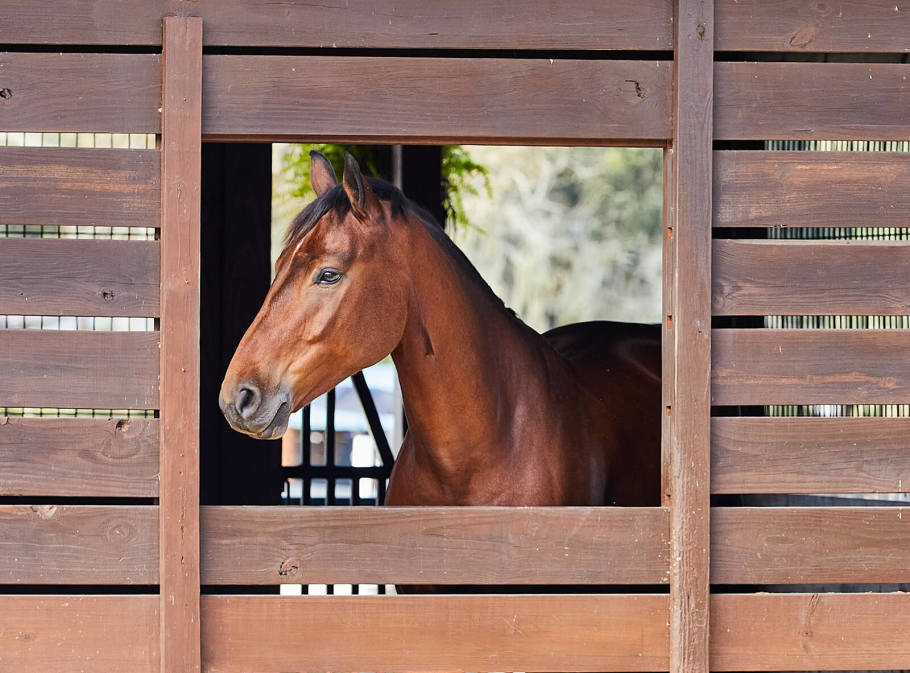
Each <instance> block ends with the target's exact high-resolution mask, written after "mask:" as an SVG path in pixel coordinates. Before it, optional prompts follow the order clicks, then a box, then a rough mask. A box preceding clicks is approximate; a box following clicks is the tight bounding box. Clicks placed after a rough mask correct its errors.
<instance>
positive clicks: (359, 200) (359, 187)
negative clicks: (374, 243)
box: [341, 152, 379, 221]
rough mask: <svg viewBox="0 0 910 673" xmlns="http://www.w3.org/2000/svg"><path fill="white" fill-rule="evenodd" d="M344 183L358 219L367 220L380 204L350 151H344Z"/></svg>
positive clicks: (352, 208)
mask: <svg viewBox="0 0 910 673" xmlns="http://www.w3.org/2000/svg"><path fill="white" fill-rule="evenodd" d="M341 180H342V182H343V183H344V191H345V192H347V194H348V199H350V201H351V211H352V212H353V213H354V217H356V218H357V219H358V220H361V221H365V220H366V219H368V218H369V214H370V211H373V210H375V208H376V207H377V206H378V205H379V204H378V203H377V201H376V195H375V194H374V193H373V190H372V188H370V183H369V182H367V179H366V178H365V177H363V173H361V172H360V165H359V164H358V163H357V159H355V158H354V157H353V156H352V155H351V154H350V153H348V152H345V153H344V176H343V177H342V178H341Z"/></svg>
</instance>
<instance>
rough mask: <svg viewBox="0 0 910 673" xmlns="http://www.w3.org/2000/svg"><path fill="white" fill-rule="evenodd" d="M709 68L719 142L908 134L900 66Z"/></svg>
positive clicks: (909, 86)
mask: <svg viewBox="0 0 910 673" xmlns="http://www.w3.org/2000/svg"><path fill="white" fill-rule="evenodd" d="M892 7H893V5H892ZM714 68H715V71H714V72H715V75H714V76H715V89H714V90H715V94H716V95H715V98H714V137H715V138H717V139H718V140H751V139H755V140H768V139H782V140H812V139H824V140H906V139H907V138H908V137H910V118H908V117H907V115H905V114H904V110H906V109H907V107H908V106H910V78H908V77H907V67H906V65H904V64H901V63H753V62H739V63H737V62H723V63H717V64H716V65H715V66H714Z"/></svg>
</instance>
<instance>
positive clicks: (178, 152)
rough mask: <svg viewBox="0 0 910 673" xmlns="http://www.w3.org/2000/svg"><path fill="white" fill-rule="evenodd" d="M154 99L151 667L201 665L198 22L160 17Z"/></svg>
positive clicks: (165, 670) (166, 672)
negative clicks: (157, 658) (157, 168)
mask: <svg viewBox="0 0 910 673" xmlns="http://www.w3.org/2000/svg"><path fill="white" fill-rule="evenodd" d="M161 60H162V87H161V91H162V105H161V113H162V119H161V138H162V142H161V403H160V409H161V458H160V461H161V462H160V479H161V489H160V513H159V541H160V551H159V554H160V561H159V567H160V580H159V581H160V584H161V671H162V673H177V672H181V673H183V672H195V671H199V670H200V669H201V661H200V642H199V249H200V192H201V187H200V182H201V161H202V158H201V157H202V20H201V19H198V18H182V17H180V18H178V17H166V18H165V19H164V40H163V49H162V57H161Z"/></svg>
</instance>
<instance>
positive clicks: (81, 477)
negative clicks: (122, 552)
mask: <svg viewBox="0 0 910 673" xmlns="http://www.w3.org/2000/svg"><path fill="white" fill-rule="evenodd" d="M0 496H63V497H75V496H79V497H82V496H88V497H99V498H116V497H125V498H154V497H157V496H158V420H157V419H154V418H129V419H126V418H122V419H119V420H118V419H100V418H99V419H94V418H0Z"/></svg>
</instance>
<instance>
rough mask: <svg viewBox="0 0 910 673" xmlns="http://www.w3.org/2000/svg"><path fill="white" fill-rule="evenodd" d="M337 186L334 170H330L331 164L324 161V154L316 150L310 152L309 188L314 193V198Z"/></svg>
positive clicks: (326, 160)
mask: <svg viewBox="0 0 910 673" xmlns="http://www.w3.org/2000/svg"><path fill="white" fill-rule="evenodd" d="M337 184H338V178H336V177H335V169H334V168H332V162H330V161H329V160H328V159H326V158H325V155H324V154H321V153H319V152H317V151H316V150H313V151H311V152H310V186H311V187H312V188H313V191H314V192H316V196H322V195H323V194H324V193H325V192H327V191H329V190H330V189H331V188H332V187H334V186H335V185H337Z"/></svg>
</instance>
